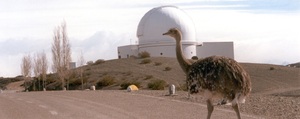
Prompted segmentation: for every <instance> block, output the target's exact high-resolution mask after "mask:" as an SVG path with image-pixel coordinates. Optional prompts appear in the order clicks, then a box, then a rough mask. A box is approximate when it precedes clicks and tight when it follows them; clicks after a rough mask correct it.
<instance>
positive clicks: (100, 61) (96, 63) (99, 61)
mask: <svg viewBox="0 0 300 119" xmlns="http://www.w3.org/2000/svg"><path fill="white" fill-rule="evenodd" d="M104 62H105V60H104V59H98V60H97V61H96V62H95V63H94V65H98V64H102V63H104Z"/></svg>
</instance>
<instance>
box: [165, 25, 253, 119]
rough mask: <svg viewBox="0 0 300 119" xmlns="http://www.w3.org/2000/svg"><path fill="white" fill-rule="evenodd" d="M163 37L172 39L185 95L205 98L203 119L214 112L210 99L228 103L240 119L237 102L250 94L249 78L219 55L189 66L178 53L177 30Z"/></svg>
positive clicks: (229, 59) (179, 47) (178, 32)
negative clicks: (197, 95) (186, 92)
mask: <svg viewBox="0 0 300 119" xmlns="http://www.w3.org/2000/svg"><path fill="white" fill-rule="evenodd" d="M163 35H169V36H171V37H173V38H174V39H175V40H176V56H177V60H178V62H179V64H180V67H181V68H182V70H183V71H184V73H185V74H186V83H187V87H188V92H189V94H194V93H200V92H201V94H202V95H203V96H204V97H205V99H206V103H207V110H208V113H207V119H210V117H211V114H212V112H213V110H214V105H213V99H220V100H221V101H220V102H219V103H218V105H222V104H231V106H232V108H233V109H234V111H235V112H236V115H237V118H238V119H241V115H240V111H239V103H244V102H245V99H246V97H247V96H248V95H249V94H250V92H251V80H250V76H249V75H248V73H247V72H246V71H245V70H244V69H243V67H242V66H241V65H240V64H239V63H237V62H236V61H235V60H233V59H231V58H227V57H223V56H210V57H206V58H204V59H201V60H198V61H196V62H194V63H191V62H189V61H188V59H187V58H185V57H184V55H183V53H182V44H181V39H182V34H181V31H180V30H179V29H177V28H171V29H170V30H169V31H168V32H166V33H164V34H163Z"/></svg>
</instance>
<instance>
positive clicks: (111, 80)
mask: <svg viewBox="0 0 300 119" xmlns="http://www.w3.org/2000/svg"><path fill="white" fill-rule="evenodd" d="M114 83H115V78H114V77H112V76H104V77H103V79H102V80H100V81H99V82H98V83H97V87H100V88H103V87H105V86H110V85H113V84H114Z"/></svg>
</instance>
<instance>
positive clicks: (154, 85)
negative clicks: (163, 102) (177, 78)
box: [148, 80, 167, 90]
mask: <svg viewBox="0 0 300 119" xmlns="http://www.w3.org/2000/svg"><path fill="white" fill-rule="evenodd" d="M166 84H167V83H166V81H164V80H153V81H151V82H150V83H148V88H149V89H152V90H164V88H165V86H166Z"/></svg>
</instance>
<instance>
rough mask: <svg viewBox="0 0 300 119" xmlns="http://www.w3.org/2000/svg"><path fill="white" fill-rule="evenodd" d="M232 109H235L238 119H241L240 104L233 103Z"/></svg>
mask: <svg viewBox="0 0 300 119" xmlns="http://www.w3.org/2000/svg"><path fill="white" fill-rule="evenodd" d="M232 108H233V109H234V111H235V113H236V115H237V117H238V119H241V115H240V110H239V104H238V103H233V104H232Z"/></svg>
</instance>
